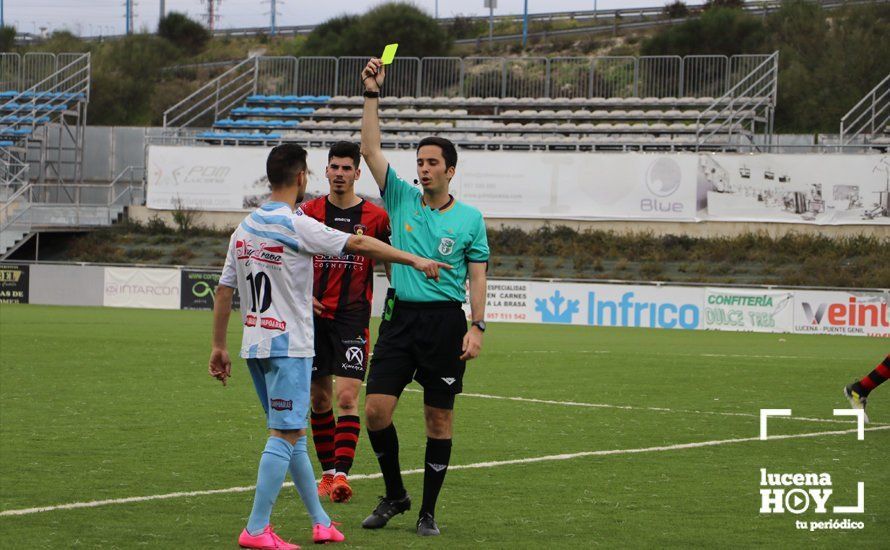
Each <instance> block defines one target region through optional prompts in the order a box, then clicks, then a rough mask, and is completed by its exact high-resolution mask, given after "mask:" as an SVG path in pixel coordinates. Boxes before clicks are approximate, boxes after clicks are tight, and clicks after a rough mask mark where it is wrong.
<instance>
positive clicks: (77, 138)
mask: <svg viewBox="0 0 890 550" xmlns="http://www.w3.org/2000/svg"><path fill="white" fill-rule="evenodd" d="M90 69H91V66H90V54H88V53H87V54H84V53H60V54H52V53H42V52H30V53H26V54H24V55H20V54H18V53H2V54H0V139H2V140H3V141H4V142H11V143H8V144H7V145H6V146H4V147H3V148H4V149H5V150H6V151H7V152H8V153H9V154H10V156H11V157H12V158H11V159H9V158H7V159H4V162H3V163H2V164H0V181H2V182H3V183H4V185H7V186H9V185H17V186H18V185H21V184H22V182H21V181H20V180H16V181H10V178H9V174H8V171H7V170H5V167H6V165H7V164H8V163H9V162H12V163H13V164H16V163H17V162H18V163H25V164H27V163H29V162H33V163H34V164H35V165H36V166H37V173H36V174H33V175H35V176H36V178H37V179H38V180H39V181H41V182H44V181H47V180H58V179H59V174H61V173H62V172H63V169H62V166H61V165H62V164H72V165H73V167H74V174H75V175H74V180H75V181H79V180H80V174H81V171H80V166H81V165H82V162H83V135H84V128H85V126H86V110H87V104H88V103H89V93H90ZM53 133H55V135H54V136H52V137H53V139H51V134H53ZM29 149H30V150H35V151H36V154H32V158H31V159H29V157H28V155H29Z"/></svg>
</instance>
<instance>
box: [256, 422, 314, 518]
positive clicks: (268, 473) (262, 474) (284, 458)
mask: <svg viewBox="0 0 890 550" xmlns="http://www.w3.org/2000/svg"><path fill="white" fill-rule="evenodd" d="M305 439H306V438H305V437H304V438H303V456H306V441H305ZM298 445H299V443H298ZM293 455H294V447H293V446H292V445H291V444H290V443H288V442H287V441H285V440H283V439H281V438H279V437H270V438H269V439H268V441H266V448H265V449H263V456H262V457H261V458H260V467H259V471H258V472H257V478H256V494H255V495H254V497H253V510H251V511H250V519H248V520H247V532H248V533H250V534H251V535H259V534H260V533H262V532H263V529H265V528H266V526H267V525H269V518H270V517H271V515H272V506H273V505H274V504H275V500H276V499H277V498H278V492H279V491H280V490H281V484H282V483H284V477H285V476H286V475H287V468H288V464H291V463H292V457H293ZM306 463H307V464H308V463H309V458H308V456H307V457H306ZM309 471H310V477H311V472H312V466H311V465H310V466H309ZM300 496H302V490H301V491H300ZM304 500H305V499H304ZM315 501H316V503H318V497H316V498H315ZM318 506H319V508H320V507H321V505H320V504H319V505H318ZM322 513H324V512H322Z"/></svg>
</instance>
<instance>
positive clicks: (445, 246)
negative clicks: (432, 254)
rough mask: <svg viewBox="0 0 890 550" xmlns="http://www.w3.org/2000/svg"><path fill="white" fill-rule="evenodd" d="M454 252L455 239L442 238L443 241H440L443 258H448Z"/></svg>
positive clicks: (440, 252) (440, 251)
mask: <svg viewBox="0 0 890 550" xmlns="http://www.w3.org/2000/svg"><path fill="white" fill-rule="evenodd" d="M453 251H454V239H449V238H448V237H442V240H441V241H439V254H441V255H443V256H447V255H449V254H451V253H452V252H453Z"/></svg>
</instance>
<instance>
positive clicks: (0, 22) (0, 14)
mask: <svg viewBox="0 0 890 550" xmlns="http://www.w3.org/2000/svg"><path fill="white" fill-rule="evenodd" d="M438 10H439V3H438V2H436V11H438ZM5 26H6V25H4V24H3V0H0V27H5Z"/></svg>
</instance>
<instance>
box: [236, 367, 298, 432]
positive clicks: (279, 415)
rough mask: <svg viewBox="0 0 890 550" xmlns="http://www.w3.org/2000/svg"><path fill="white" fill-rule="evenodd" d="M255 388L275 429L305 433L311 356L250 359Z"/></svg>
mask: <svg viewBox="0 0 890 550" xmlns="http://www.w3.org/2000/svg"><path fill="white" fill-rule="evenodd" d="M247 368H248V369H249V370H250V376H251V378H253V386H254V388H256V393H257V396H259V398H260V403H262V405H263V410H265V411H266V420H267V424H268V427H269V428H270V429H273V430H303V429H306V426H307V424H308V422H307V418H308V416H309V383H310V382H311V379H312V358H311V357H270V358H268V359H248V360H247Z"/></svg>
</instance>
